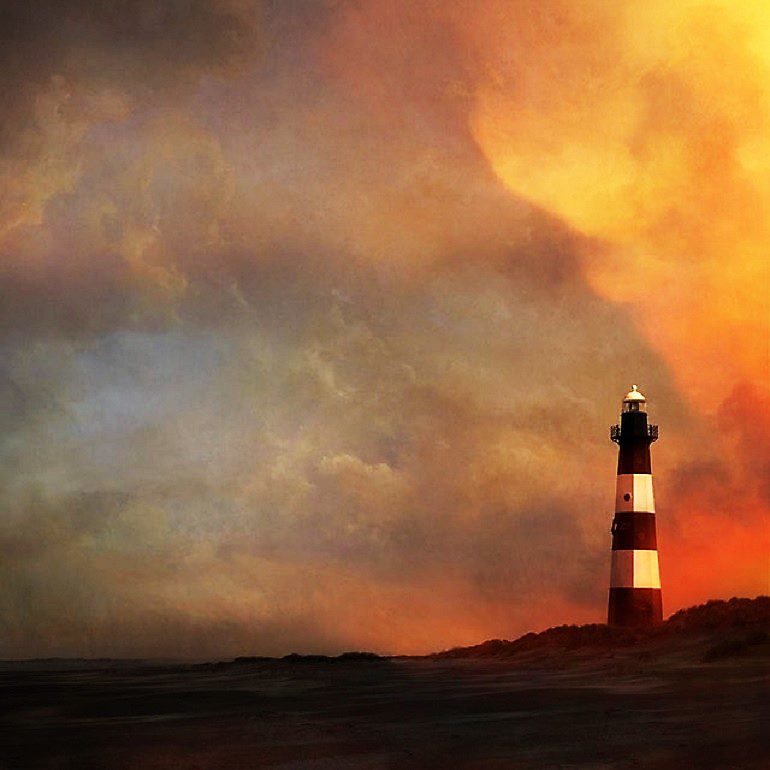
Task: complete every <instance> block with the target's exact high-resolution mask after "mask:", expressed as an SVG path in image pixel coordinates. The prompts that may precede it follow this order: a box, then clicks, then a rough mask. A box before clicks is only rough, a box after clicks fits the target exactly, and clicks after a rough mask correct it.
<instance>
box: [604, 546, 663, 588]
mask: <svg viewBox="0 0 770 770" xmlns="http://www.w3.org/2000/svg"><path fill="white" fill-rule="evenodd" d="M610 588H660V571H659V569H658V552H657V551H648V550H641V551H613V552H612V568H611V571H610Z"/></svg>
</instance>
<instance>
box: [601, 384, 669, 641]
mask: <svg viewBox="0 0 770 770" xmlns="http://www.w3.org/2000/svg"><path fill="white" fill-rule="evenodd" d="M610 438H611V439H612V440H613V441H614V442H615V443H616V444H617V445H618V446H619V448H620V451H619V453H618V480H617V487H616V492H615V518H614V520H613V522H612V569H611V572H610V600H609V612H608V618H607V620H608V623H609V624H610V625H611V626H650V625H654V624H655V623H660V622H661V621H662V620H663V605H662V601H661V593H660V574H659V572H658V542H657V536H656V533H655V499H654V497H653V494H652V467H651V465H650V444H652V442H653V441H655V440H656V439H657V438H658V426H657V425H648V424H647V400H646V399H645V397H644V396H643V395H642V394H641V393H640V392H639V390H638V388H637V387H636V385H634V386H633V387H632V388H631V390H630V391H629V392H628V393H627V394H626V397H625V398H624V399H623V411H622V413H621V415H620V425H613V426H612V428H610Z"/></svg>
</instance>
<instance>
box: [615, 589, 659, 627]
mask: <svg viewBox="0 0 770 770" xmlns="http://www.w3.org/2000/svg"><path fill="white" fill-rule="evenodd" d="M662 619H663V597H662V594H661V591H660V588H614V587H613V588H610V605H609V613H608V616H607V622H608V623H609V624H610V625H611V626H627V627H633V626H654V625H656V624H658V623H660V622H661V620H662Z"/></svg>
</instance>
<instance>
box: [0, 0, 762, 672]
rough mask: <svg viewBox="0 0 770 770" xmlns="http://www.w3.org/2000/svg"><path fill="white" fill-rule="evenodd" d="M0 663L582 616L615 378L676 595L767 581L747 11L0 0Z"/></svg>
mask: <svg viewBox="0 0 770 770" xmlns="http://www.w3.org/2000/svg"><path fill="white" fill-rule="evenodd" d="M0 112H2V115H3V120H2V122H0V399H1V400H0V403H2V409H0V423H1V424H0V501H1V506H2V508H1V509H2V517H0V585H2V586H3V589H2V592H0V656H1V657H5V658H10V657H35V656H115V657H118V656H122V657H156V656H162V657H176V658H185V657H189V658H207V657H216V656H220V657H226V656H233V655H253V654H272V655H282V654H285V653H288V652H291V651H300V652H323V653H335V652H340V651H342V650H349V649H368V650H374V651H376V652H382V653H399V652H400V653H419V652H427V651H431V650H437V649H444V648H448V647H451V646H455V645H463V644H473V643H477V642H480V641H482V640H484V639H487V638H513V637H516V636H518V635H519V634H522V633H525V632H527V631H533V630H540V629H543V628H546V627H548V626H551V625H558V624H563V623H587V622H603V620H604V618H605V612H606V598H607V586H608V578H609V557H610V534H609V528H610V524H611V520H612V515H613V505H614V484H615V473H616V451H617V448H616V447H615V446H614V445H613V444H612V443H611V442H610V441H609V435H608V428H609V426H610V425H611V424H613V423H614V422H616V421H617V418H618V411H619V407H620V401H621V399H622V397H623V395H624V393H625V392H626V390H627V389H628V388H629V386H630V385H631V384H632V383H636V384H638V385H639V386H640V389H641V390H642V391H643V392H644V393H645V394H646V395H647V397H648V400H649V410H650V416H651V420H652V421H653V422H655V423H659V424H660V440H659V442H658V443H656V444H655V445H654V446H653V472H654V483H655V491H656V502H657V510H658V540H659V548H660V563H661V580H662V584H663V601H664V612H665V614H670V613H672V612H674V611H676V610H677V609H679V608H681V607H686V606H689V605H692V604H695V603H700V602H703V601H706V600H708V599H712V598H729V597H731V596H735V595H738V596H755V595H757V594H762V593H768V592H770V585H769V581H770V562H769V558H770V557H769V555H770V534H769V532H768V513H770V376H769V374H768V358H769V351H770V331H769V324H770V268H769V267H768V258H767V249H768V244H769V243H770V232H768V230H770V216H769V214H770V182H769V181H768V180H770V160H769V159H770V123H769V121H768V118H770V10H769V9H768V7H767V5H766V3H764V2H736V1H735V0H733V1H732V2H726V1H724V2H723V1H722V0H713V2H703V1H701V0H698V1H697V2H696V1H695V0H684V1H683V2H678V3H671V2H663V1H662V0H645V2H631V1H627V2H612V3H610V2H604V1H599V0H585V2H581V3H574V2H567V0H563V1H562V2H560V1H558V0H531V1H529V2H528V1H526V0H519V1H518V2H509V1H505V2H504V1H503V0H483V1H480V2H479V1H476V0H474V1H471V0H453V2H449V3H446V2H437V1H435V0H434V1H430V0H409V1H408V2H407V0H391V1H390V2H387V3H384V2H382V1H381V0H355V2H354V1H353V0H328V2H323V1H322V0H318V1H316V2H311V1H310V0H287V1H286V2H263V3H259V2H253V1H252V0H249V1H246V0H126V2H122V3H115V4H109V3H108V4H105V3H100V2H95V1H94V0H76V1H75V2H72V3H67V4H61V3H57V2H54V0H30V2H27V3H11V2H4V3H2V5H0Z"/></svg>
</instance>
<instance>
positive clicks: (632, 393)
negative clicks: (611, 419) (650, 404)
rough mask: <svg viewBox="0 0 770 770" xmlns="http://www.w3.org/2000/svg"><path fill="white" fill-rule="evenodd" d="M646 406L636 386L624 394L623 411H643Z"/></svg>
mask: <svg viewBox="0 0 770 770" xmlns="http://www.w3.org/2000/svg"><path fill="white" fill-rule="evenodd" d="M646 404H647V399H646V398H645V397H644V396H643V395H642V394H641V393H640V392H639V388H638V387H637V386H636V385H632V386H631V390H629V391H628V393H626V397H625V398H624V399H623V411H624V412H640V411H644V409H645V405H646Z"/></svg>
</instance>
